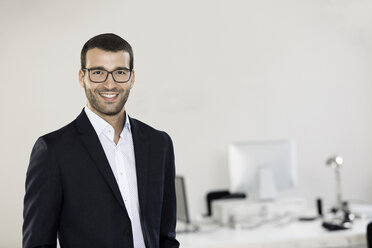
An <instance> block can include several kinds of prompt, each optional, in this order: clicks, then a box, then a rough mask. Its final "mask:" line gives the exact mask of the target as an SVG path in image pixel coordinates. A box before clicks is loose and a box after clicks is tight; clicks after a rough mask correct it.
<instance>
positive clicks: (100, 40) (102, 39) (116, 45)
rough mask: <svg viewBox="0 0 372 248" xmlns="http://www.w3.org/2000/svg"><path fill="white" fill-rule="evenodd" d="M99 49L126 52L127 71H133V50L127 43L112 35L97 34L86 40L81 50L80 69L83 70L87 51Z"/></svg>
mask: <svg viewBox="0 0 372 248" xmlns="http://www.w3.org/2000/svg"><path fill="white" fill-rule="evenodd" d="M93 48H99V49H102V50H105V51H110V52H118V51H126V52H128V53H129V57H130V59H129V69H131V70H132V69H133V50H132V47H131V46H130V45H129V43H128V42H127V41H125V40H124V39H123V38H121V37H120V36H118V35H116V34H113V33H106V34H99V35H97V36H94V37H93V38H91V39H90V40H88V41H87V42H86V43H85V44H84V46H83V49H81V54H80V62H81V68H85V65H86V56H87V52H88V50H89V49H93Z"/></svg>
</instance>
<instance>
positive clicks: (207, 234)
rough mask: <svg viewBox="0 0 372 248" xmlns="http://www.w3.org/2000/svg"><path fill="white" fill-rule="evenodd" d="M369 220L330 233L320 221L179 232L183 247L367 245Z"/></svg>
mask: <svg viewBox="0 0 372 248" xmlns="http://www.w3.org/2000/svg"><path fill="white" fill-rule="evenodd" d="M368 223H369V221H367V220H356V221H355V222H354V225H353V228H352V229H350V230H343V231H334V232H329V231H327V230H325V229H324V228H323V227H322V226H321V221H320V220H319V221H312V222H297V221H296V222H292V223H290V224H287V225H285V226H274V225H269V224H267V225H264V226H261V227H259V228H257V229H253V230H252V229H251V230H234V229H232V228H228V227H218V226H214V227H213V226H210V225H209V226H201V230H200V231H199V232H196V233H180V234H177V239H178V240H179V242H180V243H181V247H182V248H247V247H249V248H271V247H275V248H290V247H296V248H303V247H306V248H310V247H311V248H316V247H358V248H359V247H360V248H361V247H367V245H366V230H367V229H366V227H367V224H368Z"/></svg>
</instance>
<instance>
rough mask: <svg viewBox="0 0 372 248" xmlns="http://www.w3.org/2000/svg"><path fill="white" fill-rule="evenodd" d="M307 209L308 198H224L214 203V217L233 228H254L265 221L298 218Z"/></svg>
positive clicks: (280, 221)
mask: <svg viewBox="0 0 372 248" xmlns="http://www.w3.org/2000/svg"><path fill="white" fill-rule="evenodd" d="M306 210H307V203H306V200H304V199H302V198H285V199H277V200H275V201H261V200H249V199H248V200H246V199H223V200H217V201H214V202H213V203H212V212H213V219H214V220H215V221H217V223H219V224H221V225H224V226H230V227H233V228H243V229H244V228H248V229H249V228H252V227H256V226H258V225H261V224H263V223H268V222H275V223H283V222H286V221H293V220H297V219H298V218H299V217H300V216H302V215H303V213H305V212H306Z"/></svg>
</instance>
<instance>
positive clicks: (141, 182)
mask: <svg viewBox="0 0 372 248" xmlns="http://www.w3.org/2000/svg"><path fill="white" fill-rule="evenodd" d="M129 121H130V125H131V130H132V138H133V146H134V156H135V159H136V173H137V185H138V198H139V199H138V200H139V204H140V210H141V211H140V212H141V217H143V215H142V214H143V213H144V211H145V209H146V200H147V191H148V189H147V171H148V164H149V159H150V143H149V141H148V139H146V136H145V134H144V133H143V132H142V130H141V129H140V127H139V125H138V121H137V120H135V119H132V118H129Z"/></svg>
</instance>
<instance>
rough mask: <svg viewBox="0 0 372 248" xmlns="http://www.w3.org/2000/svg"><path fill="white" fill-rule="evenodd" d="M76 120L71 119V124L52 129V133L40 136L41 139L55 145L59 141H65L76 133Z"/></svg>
mask: <svg viewBox="0 0 372 248" xmlns="http://www.w3.org/2000/svg"><path fill="white" fill-rule="evenodd" d="M75 122H76V120H73V121H71V122H70V123H69V124H67V125H65V126H63V127H61V128H59V129H57V130H55V131H52V132H50V133H47V134H44V135H42V136H40V137H39V140H43V141H44V142H45V143H47V144H48V145H53V144H56V143H58V142H63V141H64V140H66V139H69V138H71V137H72V136H73V135H76V133H77V132H76V123H75Z"/></svg>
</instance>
